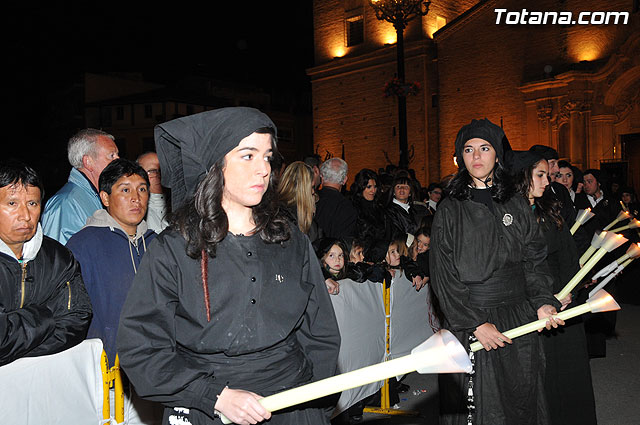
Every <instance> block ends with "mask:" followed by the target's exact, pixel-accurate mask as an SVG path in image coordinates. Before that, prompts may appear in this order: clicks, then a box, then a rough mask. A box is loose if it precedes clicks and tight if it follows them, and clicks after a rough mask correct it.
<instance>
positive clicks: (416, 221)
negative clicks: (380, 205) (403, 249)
mask: <svg viewBox="0 0 640 425" xmlns="http://www.w3.org/2000/svg"><path fill="white" fill-rule="evenodd" d="M425 214H426V208H425V207H422V206H420V205H415V204H411V206H410V207H409V212H407V211H406V210H405V209H404V208H402V207H401V206H400V205H398V204H395V203H394V202H393V201H392V202H391V203H390V204H389V205H388V206H387V208H386V209H385V218H386V221H387V225H386V228H387V240H393V239H396V238H406V237H407V233H411V234H412V235H413V234H415V233H416V232H417V231H418V227H419V226H420V221H421V219H422V217H424V215H425Z"/></svg>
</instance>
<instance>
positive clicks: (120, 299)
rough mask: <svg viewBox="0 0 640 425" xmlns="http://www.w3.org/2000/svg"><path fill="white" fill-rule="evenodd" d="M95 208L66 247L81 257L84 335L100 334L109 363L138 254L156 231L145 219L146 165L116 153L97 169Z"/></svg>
mask: <svg viewBox="0 0 640 425" xmlns="http://www.w3.org/2000/svg"><path fill="white" fill-rule="evenodd" d="M99 182H100V183H99V184H100V199H101V200H102V203H103V204H104V206H105V208H106V210H105V209H99V210H97V211H95V212H94V213H93V215H92V216H91V217H89V218H88V219H87V225H86V226H85V227H84V228H82V230H80V231H79V232H78V233H76V234H75V235H73V236H72V237H71V239H69V242H67V248H69V249H70V250H71V252H73V255H74V257H75V258H76V259H77V260H78V262H79V263H80V267H81V270H82V278H83V280H84V282H85V286H86V287H87V292H89V297H90V298H91V304H92V305H93V307H94V309H93V311H94V314H93V320H92V321H91V326H90V327H89V334H88V337H89V338H100V339H102V342H103V344H104V348H105V351H106V352H107V357H108V358H109V363H110V364H111V365H113V362H114V360H115V354H116V344H115V341H116V331H117V329H118V321H119V319H120V310H121V308H122V305H123V304H124V300H125V299H126V297H127V293H128V292H129V288H130V287H131V282H132V281H133V277H134V276H135V274H136V271H137V269H138V266H139V264H140V260H141V259H142V255H143V254H144V253H145V251H146V249H147V245H148V244H149V242H151V241H152V240H153V239H154V238H155V237H156V234H155V233H154V232H153V231H152V230H149V229H148V228H147V223H146V221H145V220H144V216H145V213H146V212H147V203H148V201H149V178H148V176H147V173H146V171H144V169H143V168H142V167H140V166H139V165H137V164H136V163H134V162H131V161H129V160H127V159H117V160H115V161H113V162H112V163H111V164H109V165H108V166H107V167H106V168H105V169H104V171H103V172H102V174H100V180H99Z"/></svg>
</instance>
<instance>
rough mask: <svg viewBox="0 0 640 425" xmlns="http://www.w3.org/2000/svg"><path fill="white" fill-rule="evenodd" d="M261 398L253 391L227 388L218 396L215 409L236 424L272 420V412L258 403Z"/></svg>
mask: <svg viewBox="0 0 640 425" xmlns="http://www.w3.org/2000/svg"><path fill="white" fill-rule="evenodd" d="M261 398H262V397H260V396H259V395H258V394H255V393H252V392H251V391H244V390H232V389H231V388H225V389H224V390H222V392H221V393H220V395H219V396H218V401H216V404H215V406H214V409H215V410H216V411H217V412H219V413H222V414H223V415H224V416H226V417H227V418H229V419H230V420H231V421H233V423H234V424H239V425H249V424H256V423H258V422H262V421H264V420H267V419H269V418H271V412H269V411H268V410H267V409H265V408H264V407H263V406H262V405H261V404H260V402H259V401H258V400H260V399H261Z"/></svg>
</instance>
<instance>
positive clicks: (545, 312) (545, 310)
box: [537, 304, 564, 332]
mask: <svg viewBox="0 0 640 425" xmlns="http://www.w3.org/2000/svg"><path fill="white" fill-rule="evenodd" d="M537 313H538V319H549V320H547V323H545V325H544V327H545V328H547V330H549V329H551V328H552V327H553V328H557V327H558V325H561V326H562V325H564V320H562V319H561V318H559V317H558V316H556V314H558V311H557V310H556V308H555V307H554V306H552V305H549V304H545V305H543V306H542V307H540V308H539V309H538V312H537ZM538 332H542V329H538Z"/></svg>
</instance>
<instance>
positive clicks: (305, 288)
mask: <svg viewBox="0 0 640 425" xmlns="http://www.w3.org/2000/svg"><path fill="white" fill-rule="evenodd" d="M291 227H292V229H291V238H290V239H289V240H288V241H286V242H284V243H282V244H268V243H265V242H263V241H262V239H261V238H260V236H259V235H253V236H236V235H233V234H231V233H229V234H228V235H227V236H226V237H225V239H224V240H223V241H222V242H220V243H219V245H218V248H217V256H216V258H214V259H209V266H208V268H209V273H208V275H209V296H210V302H211V321H210V322H208V321H207V315H206V312H205V301H204V295H203V286H202V280H201V279H202V278H201V267H200V259H193V258H190V257H188V256H187V255H186V253H185V241H184V239H183V237H182V236H181V235H179V234H178V233H176V232H174V231H172V230H166V231H164V232H163V233H162V234H161V235H160V236H158V238H157V239H156V241H155V242H154V243H153V244H152V245H150V246H149V251H148V252H147V253H146V254H145V257H144V258H143V260H142V262H141V264H140V268H139V270H138V273H137V275H136V277H135V279H134V281H133V284H132V287H131V291H130V292H129V294H128V297H127V301H126V302H125V305H124V307H123V309H122V316H121V319H120V328H119V330H118V350H119V353H120V357H121V364H122V366H123V368H124V370H125V371H126V373H127V375H128V376H129V378H130V379H131V382H132V383H134V385H135V388H136V391H137V393H138V394H139V395H140V396H141V397H143V398H146V399H149V400H153V401H157V402H160V403H163V404H164V405H165V413H164V422H163V423H164V424H170V423H185V424H187V423H188V424H192V425H205V424H220V423H221V421H220V419H214V405H215V403H216V400H217V395H218V394H220V392H222V390H223V389H224V388H225V386H228V387H229V388H233V389H244V390H248V391H253V392H255V393H257V394H260V395H262V396H268V395H271V394H274V393H277V392H280V391H283V390H286V389H289V388H292V387H297V386H300V385H302V384H305V383H308V382H310V381H315V380H319V379H323V378H327V377H329V376H332V375H333V374H334V373H335V370H336V364H337V357H338V350H339V346H340V335H339V332H338V328H337V324H336V319H335V315H334V312H333V307H332V305H331V301H330V300H329V294H328V293H327V290H326V287H325V284H324V278H323V277H322V272H321V271H320V265H319V264H318V261H317V259H316V257H315V255H314V253H313V249H312V247H311V244H310V243H309V241H308V239H307V238H306V237H304V235H303V234H302V233H301V232H300V231H299V230H297V228H294V227H293V226H291ZM306 407H309V406H295V407H294V408H292V409H290V410H285V411H284V412H274V414H273V417H272V418H271V420H270V421H269V423H270V424H283V425H284V424H286V425H304V424H308V425H316V424H328V423H329V420H328V416H327V411H325V410H323V409H322V408H306ZM315 407H318V406H315ZM323 407H324V406H323ZM172 417H173V418H172ZM171 418H172V419H171ZM180 419H182V420H185V421H186V422H179V420H180Z"/></svg>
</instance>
